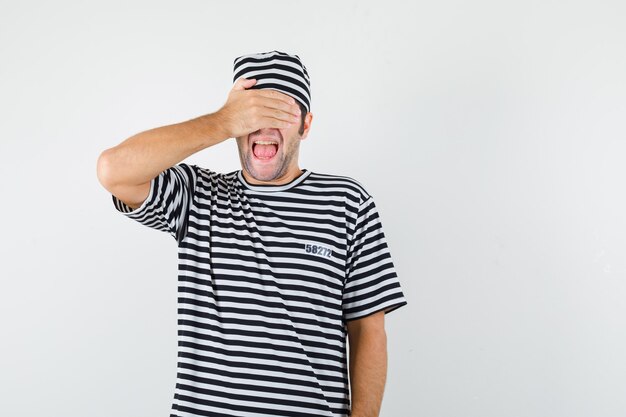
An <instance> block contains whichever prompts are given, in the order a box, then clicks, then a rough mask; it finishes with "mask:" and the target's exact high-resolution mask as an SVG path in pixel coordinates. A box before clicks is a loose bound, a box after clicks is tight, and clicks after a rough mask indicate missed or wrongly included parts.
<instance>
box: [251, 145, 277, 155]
mask: <svg viewBox="0 0 626 417" xmlns="http://www.w3.org/2000/svg"><path fill="white" fill-rule="evenodd" d="M277 150H278V147H277V146H276V145H254V146H253V147H252V152H254V155H255V156H256V157H258V158H271V157H273V156H274V155H276V151H277Z"/></svg>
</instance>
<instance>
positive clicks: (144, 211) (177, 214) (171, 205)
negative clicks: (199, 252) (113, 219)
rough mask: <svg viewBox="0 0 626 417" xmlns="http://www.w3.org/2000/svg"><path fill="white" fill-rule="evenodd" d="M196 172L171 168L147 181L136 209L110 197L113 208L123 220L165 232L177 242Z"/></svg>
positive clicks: (182, 232)
mask: <svg viewBox="0 0 626 417" xmlns="http://www.w3.org/2000/svg"><path fill="white" fill-rule="evenodd" d="M196 180H197V173H196V171H195V170H194V168H193V167H192V166H190V165H188V164H185V163H181V164H178V165H174V166H172V167H170V168H168V169H166V170H165V171H163V172H161V173H160V174H159V175H157V176H156V177H154V178H153V179H152V180H151V181H150V192H149V194H148V197H147V198H146V199H145V200H144V202H143V203H142V204H141V206H140V207H137V208H136V209H133V208H132V207H130V206H128V205H127V204H125V203H124V202H123V201H122V200H120V199H119V198H117V197H116V196H115V195H113V194H111V196H112V197H113V204H114V206H115V208H116V209H117V210H118V211H120V212H122V213H123V214H124V215H126V216H127V217H130V218H131V219H134V220H136V221H138V222H139V223H141V224H143V225H145V226H148V227H151V228H153V229H156V230H160V231H163V232H167V233H169V234H170V235H171V236H172V237H174V239H176V241H177V242H178V243H180V242H181V241H182V240H183V238H184V236H185V234H186V230H187V224H188V219H189V210H190V208H191V204H192V202H193V196H194V193H195V185H196Z"/></svg>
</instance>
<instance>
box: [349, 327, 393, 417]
mask: <svg viewBox="0 0 626 417" xmlns="http://www.w3.org/2000/svg"><path fill="white" fill-rule="evenodd" d="M386 378H387V336H386V334H385V331H384V329H364V330H362V331H359V332H355V334H354V335H352V337H351V338H350V385H351V391H352V399H351V403H352V414H351V417H378V415H379V413H380V407H381V404H382V400H383V393H384V389H385V382H386Z"/></svg>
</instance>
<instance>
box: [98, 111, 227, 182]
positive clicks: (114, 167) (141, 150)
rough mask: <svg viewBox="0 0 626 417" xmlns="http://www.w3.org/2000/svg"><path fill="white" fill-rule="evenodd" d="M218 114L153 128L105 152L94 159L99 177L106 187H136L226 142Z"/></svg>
mask: <svg viewBox="0 0 626 417" xmlns="http://www.w3.org/2000/svg"><path fill="white" fill-rule="evenodd" d="M220 125H221V120H220V115H219V114H218V113H212V114H207V115H204V116H200V117H197V118H194V119H191V120H187V121H185V122H181V123H175V124H172V125H167V126H161V127H156V128H154V129H150V130H146V131H143V132H141V133H138V134H136V135H134V136H131V137H130V138H128V139H126V140H125V141H123V142H122V143H120V144H119V145H117V146H115V147H113V148H110V149H107V150H105V151H104V152H103V153H102V154H101V155H100V158H99V160H98V172H99V176H102V177H104V178H105V181H106V182H108V183H109V184H112V185H113V184H120V183H123V184H132V185H139V184H143V183H146V182H148V181H150V180H151V179H152V178H154V177H156V176H157V175H158V174H159V173H161V172H162V171H164V170H165V169H167V168H169V167H171V166H173V165H176V164H177V163H179V162H180V161H182V160H184V159H185V158H187V157H188V156H190V155H192V154H194V153H196V152H198V151H201V150H202V149H205V148H207V147H210V146H213V145H215V144H217V143H220V142H223V141H224V140H226V139H228V137H226V133H225V132H224V131H223V129H221V127H220Z"/></svg>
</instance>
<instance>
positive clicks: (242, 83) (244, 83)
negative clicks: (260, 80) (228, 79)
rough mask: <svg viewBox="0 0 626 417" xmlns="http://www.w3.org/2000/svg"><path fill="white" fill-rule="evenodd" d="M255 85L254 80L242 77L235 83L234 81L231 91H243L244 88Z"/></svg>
mask: <svg viewBox="0 0 626 417" xmlns="http://www.w3.org/2000/svg"><path fill="white" fill-rule="evenodd" d="M255 83H256V80H255V79H254V78H243V77H242V78H239V79H238V80H237V81H235V84H234V85H233V88H232V90H233V91H241V90H245V89H246V88H250V87H252V86H253V85H254V84H255Z"/></svg>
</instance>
